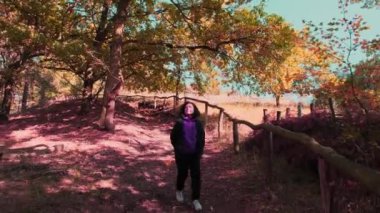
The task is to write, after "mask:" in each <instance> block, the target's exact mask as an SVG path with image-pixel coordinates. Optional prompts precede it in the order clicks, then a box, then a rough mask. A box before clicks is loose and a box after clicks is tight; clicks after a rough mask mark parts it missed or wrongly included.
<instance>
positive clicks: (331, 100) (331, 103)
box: [329, 98, 336, 122]
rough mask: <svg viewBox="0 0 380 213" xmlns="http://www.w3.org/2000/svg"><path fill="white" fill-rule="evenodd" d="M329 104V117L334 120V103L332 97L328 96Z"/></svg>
mask: <svg viewBox="0 0 380 213" xmlns="http://www.w3.org/2000/svg"><path fill="white" fill-rule="evenodd" d="M329 106H330V111H331V118H332V120H333V121H334V122H335V120H336V116H335V110H334V103H333V99H332V98H329Z"/></svg>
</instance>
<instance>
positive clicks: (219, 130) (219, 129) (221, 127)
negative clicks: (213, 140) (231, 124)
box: [218, 109, 224, 139]
mask: <svg viewBox="0 0 380 213" xmlns="http://www.w3.org/2000/svg"><path fill="white" fill-rule="evenodd" d="M223 114H224V112H223V110H222V109H220V110H219V121H218V138H219V139H220V137H221V135H222V131H223Z"/></svg>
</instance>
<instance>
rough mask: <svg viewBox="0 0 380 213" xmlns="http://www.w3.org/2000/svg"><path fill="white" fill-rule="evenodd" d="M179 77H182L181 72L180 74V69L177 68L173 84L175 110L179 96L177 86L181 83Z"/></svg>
mask: <svg viewBox="0 0 380 213" xmlns="http://www.w3.org/2000/svg"><path fill="white" fill-rule="evenodd" d="M181 75H182V72H181V69H179V68H178V70H177V82H176V84H175V97H176V98H175V100H174V101H175V103H174V108H177V106H178V95H179V85H180V83H181Z"/></svg>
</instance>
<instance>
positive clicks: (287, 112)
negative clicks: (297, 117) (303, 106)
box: [285, 107, 290, 119]
mask: <svg viewBox="0 0 380 213" xmlns="http://www.w3.org/2000/svg"><path fill="white" fill-rule="evenodd" d="M288 118H290V108H289V107H287V108H286V111H285V119H288Z"/></svg>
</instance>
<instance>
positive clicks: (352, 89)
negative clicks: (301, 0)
mask: <svg viewBox="0 0 380 213" xmlns="http://www.w3.org/2000/svg"><path fill="white" fill-rule="evenodd" d="M347 6H348V1H342V0H341V1H340V6H339V7H340V9H341V13H342V18H341V19H336V18H334V19H333V20H332V21H331V22H329V23H327V26H325V25H324V24H323V23H321V24H320V25H315V24H312V23H308V25H309V26H310V27H311V28H312V29H314V31H313V34H314V35H313V38H312V41H313V42H314V43H315V45H320V46H321V45H324V46H327V47H328V48H327V51H329V52H330V55H331V56H333V57H335V58H336V59H337V61H338V63H337V64H338V65H339V67H338V69H337V70H336V72H335V74H336V75H337V76H338V77H340V78H341V79H345V81H346V83H345V85H347V86H348V88H347V89H348V91H347V89H343V90H341V92H342V93H341V94H339V96H340V97H339V99H342V98H343V101H342V102H343V103H345V105H347V104H348V103H347V102H353V103H356V104H357V105H358V107H359V108H360V109H361V110H362V111H363V112H364V114H365V115H366V116H367V117H368V112H369V109H368V105H367V104H366V103H364V102H363V101H362V98H363V97H362V96H361V94H362V93H361V92H360V91H358V85H357V80H356V78H357V77H358V75H357V74H358V73H355V67H354V65H353V60H352V55H353V53H355V52H358V51H359V50H360V48H361V47H363V46H365V45H366V43H367V42H368V41H366V40H365V39H363V38H362V35H361V33H362V32H363V31H365V30H368V29H369V27H368V26H367V25H366V22H365V21H364V20H363V17H362V16H360V15H355V16H354V17H352V18H349V17H347ZM325 49H326V48H325ZM335 95H336V94H335Z"/></svg>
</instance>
